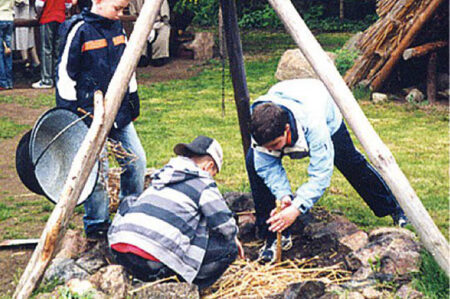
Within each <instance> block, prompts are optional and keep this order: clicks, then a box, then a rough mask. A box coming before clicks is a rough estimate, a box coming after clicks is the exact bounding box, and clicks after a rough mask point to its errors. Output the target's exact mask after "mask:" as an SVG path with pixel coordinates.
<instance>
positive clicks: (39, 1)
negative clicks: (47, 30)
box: [34, 0, 45, 20]
mask: <svg viewBox="0 0 450 299" xmlns="http://www.w3.org/2000/svg"><path fill="white" fill-rule="evenodd" d="M44 6H45V0H36V2H35V3H34V7H35V9H36V15H37V18H38V20H39V19H40V18H41V15H42V12H43V11H44Z"/></svg>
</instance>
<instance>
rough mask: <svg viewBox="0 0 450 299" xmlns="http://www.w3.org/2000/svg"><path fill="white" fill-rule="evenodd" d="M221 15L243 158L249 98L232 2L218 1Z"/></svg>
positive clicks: (247, 137)
mask: <svg viewBox="0 0 450 299" xmlns="http://www.w3.org/2000/svg"><path fill="white" fill-rule="evenodd" d="M220 5H221V7H222V13H223V23H224V24H223V25H224V29H225V39H226V44H227V52H228V57H229V60H230V73H231V79H232V82H233V89H234V101H235V103H236V109H237V113H238V119H239V128H240V131H241V138H242V146H243V149H244V157H245V156H246V155H247V150H248V148H249V147H250V131H249V127H248V125H249V122H250V104H249V102H250V96H249V93H248V88H247V78H246V75H245V66H244V56H243V54H242V45H241V37H240V35H239V26H238V22H237V14H236V4H235V1H234V0H220Z"/></svg>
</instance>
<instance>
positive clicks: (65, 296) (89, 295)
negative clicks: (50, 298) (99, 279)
mask: <svg viewBox="0 0 450 299" xmlns="http://www.w3.org/2000/svg"><path fill="white" fill-rule="evenodd" d="M94 295H95V294H94V292H93V291H87V292H85V293H83V294H78V293H73V292H71V291H70V289H69V288H68V287H62V288H61V289H60V290H59V297H58V299H94V298H95V296H94Z"/></svg>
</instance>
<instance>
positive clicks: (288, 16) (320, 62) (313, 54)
mask: <svg viewBox="0 0 450 299" xmlns="http://www.w3.org/2000/svg"><path fill="white" fill-rule="evenodd" d="M268 1H269V3H270V4H271V5H272V7H273V8H274V9H275V11H276V13H277V14H278V16H279V17H280V19H281V21H282V22H283V24H284V26H285V28H286V30H287V31H288V32H289V33H290V35H291V36H292V38H293V39H294V41H295V43H296V44H297V45H298V47H299V48H300V50H301V51H302V53H303V55H304V56H305V57H306V59H307V60H308V61H309V63H310V64H311V66H312V67H313V69H314V70H315V72H316V73H317V75H318V76H319V78H320V79H321V80H322V82H323V83H324V84H325V86H326V87H327V89H328V91H329V92H330V94H331V95H332V97H333V99H334V101H335V102H336V104H337V105H338V107H339V109H340V110H341V112H342V114H343V115H344V117H345V119H346V120H347V122H348V124H349V126H350V128H351V129H352V130H353V132H354V133H355V135H356V137H357V138H358V140H359V141H360V142H361V144H362V146H363V147H364V149H365V151H366V152H367V155H368V157H369V159H370V161H371V162H372V163H373V165H374V166H375V167H376V168H377V169H378V171H379V172H380V174H381V176H382V177H383V178H384V180H385V181H386V183H387V184H388V186H389V187H390V188H391V190H392V192H393V193H394V195H395V197H396V199H397V201H398V202H399V204H400V206H401V207H402V208H403V210H404V211H405V213H406V215H407V216H408V218H409V220H410V221H411V223H412V225H413V226H414V228H415V229H416V230H417V233H418V234H419V237H420V238H421V240H422V241H423V243H424V245H425V247H426V248H427V249H428V251H430V253H431V254H432V256H433V257H434V259H435V260H436V261H437V263H438V264H439V266H440V267H441V268H442V269H444V271H445V272H446V273H447V275H449V274H450V263H449V252H450V247H449V245H448V242H447V240H446V239H445V238H444V236H443V235H442V234H441V232H440V231H439V229H438V228H437V226H436V225H435V224H434V222H433V220H432V219H431V217H430V215H429V214H428V212H427V211H426V210H425V208H424V206H423V204H422V202H421V201H420V199H419V198H418V197H417V195H416V193H415V192H414V190H413V188H412V187H411V185H410V184H409V182H408V179H407V178H406V176H405V175H404V174H403V172H402V171H401V170H400V168H399V167H398V165H397V163H396V162H395V159H394V157H393V156H392V153H391V152H390V151H389V149H388V148H387V147H386V145H384V143H383V141H382V140H381V139H380V137H379V136H378V135H377V133H376V132H375V130H374V129H373V127H372V125H371V124H370V122H369V120H368V119H367V117H366V116H365V115H364V112H363V111H362V110H361V107H359V105H358V103H357V102H356V99H355V98H354V96H353V94H352V92H351V91H350V89H349V88H348V87H347V85H346V84H345V82H344V80H343V79H342V77H341V75H340V74H339V72H338V71H337V69H336V67H335V66H334V64H333V62H332V61H331V60H330V58H329V57H328V56H327V54H326V53H325V51H324V50H323V49H322V47H321V46H320V44H319V43H318V42H317V40H316V39H315V37H314V35H313V34H312V33H311V31H310V30H309V29H308V27H307V26H306V24H305V22H304V21H303V20H302V18H301V17H300V15H299V14H298V12H297V10H296V9H295V7H294V6H293V5H292V3H291V2H290V1H288V0H268Z"/></svg>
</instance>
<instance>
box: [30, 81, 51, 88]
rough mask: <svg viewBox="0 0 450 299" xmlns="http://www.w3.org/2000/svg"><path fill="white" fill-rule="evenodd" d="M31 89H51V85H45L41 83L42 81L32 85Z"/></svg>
mask: <svg viewBox="0 0 450 299" xmlns="http://www.w3.org/2000/svg"><path fill="white" fill-rule="evenodd" d="M31 87H33V88H35V89H45V88H53V85H52V84H45V83H44V82H42V80H39V81H38V82H35V83H33V84H32V85H31Z"/></svg>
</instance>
